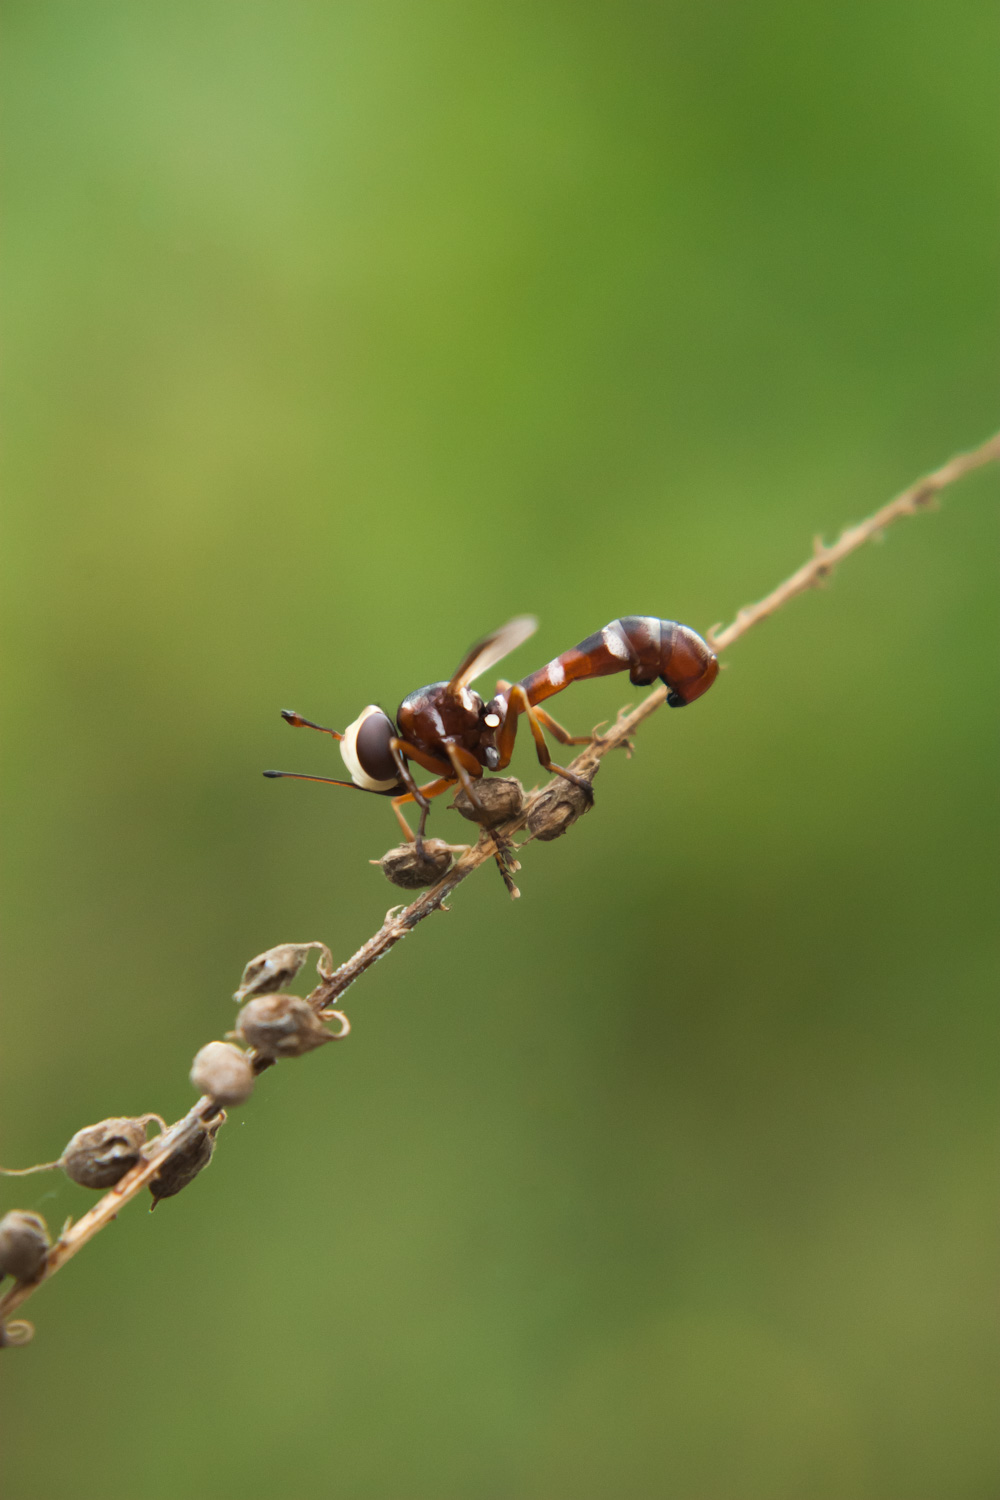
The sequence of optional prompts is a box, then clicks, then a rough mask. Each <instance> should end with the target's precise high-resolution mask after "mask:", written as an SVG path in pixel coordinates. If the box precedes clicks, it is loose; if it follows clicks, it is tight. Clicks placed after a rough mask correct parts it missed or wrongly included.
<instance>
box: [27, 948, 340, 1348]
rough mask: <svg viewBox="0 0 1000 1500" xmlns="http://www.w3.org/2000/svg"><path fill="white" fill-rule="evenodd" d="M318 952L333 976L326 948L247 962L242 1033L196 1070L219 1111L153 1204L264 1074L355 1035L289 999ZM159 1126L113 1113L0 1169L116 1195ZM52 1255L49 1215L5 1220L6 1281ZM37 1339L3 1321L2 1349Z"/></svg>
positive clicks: (171, 1166)
mask: <svg viewBox="0 0 1000 1500" xmlns="http://www.w3.org/2000/svg"><path fill="white" fill-rule="evenodd" d="M317 948H318V949H319V957H318V960H317V965H316V966H317V969H318V971H319V973H320V976H321V978H323V979H328V978H329V977H330V975H331V974H332V972H333V961H332V958H331V956H330V950H329V949H328V948H327V947H326V946H325V944H323V943H283V944H281V945H280V946H279V947H277V948H269V949H268V950H267V952H266V953H261V954H259V955H258V956H257V957H256V958H254V959H252V960H251V961H250V963H248V964H247V966H246V968H245V969H244V971H243V978H242V980H241V982H240V987H239V989H238V990H237V991H236V994H235V996H234V998H235V999H236V1001H237V1002H239V1003H240V1004H241V1009H240V1011H239V1014H238V1016H237V1018H236V1026H235V1029H234V1030H233V1031H232V1032H230V1033H229V1039H227V1040H226V1041H215V1042H208V1043H207V1045H206V1046H204V1047H202V1048H201V1049H200V1051H199V1052H198V1053H197V1054H196V1055H195V1058H194V1061H193V1063H192V1065H191V1073H190V1079H191V1083H192V1085H193V1086H194V1088H195V1089H197V1091H198V1092H199V1093H200V1094H202V1095H205V1096H207V1097H208V1098H209V1099H211V1101H212V1103H213V1105H214V1106H216V1108H215V1112H214V1113H212V1114H211V1115H210V1116H209V1117H208V1118H206V1119H205V1120H204V1121H202V1122H201V1123H200V1124H199V1127H198V1129H197V1131H196V1132H195V1134H194V1135H193V1136H189V1137H188V1139H187V1140H186V1141H185V1142H184V1144H183V1145H180V1146H178V1147H177V1149H176V1150H175V1151H173V1152H171V1154H170V1155H169V1156H168V1157H167V1159H166V1160H165V1161H164V1162H163V1163H162V1165H161V1166H160V1167H159V1169H158V1171H157V1173H156V1175H155V1177H153V1178H152V1180H151V1181H150V1183H149V1190H150V1194H151V1195H152V1199H153V1203H152V1207H153V1208H155V1207H156V1205H157V1204H158V1203H159V1201H160V1199H161V1198H172V1197H173V1196H174V1195H175V1194H176V1193H179V1192H180V1191H181V1189H182V1188H185V1187H187V1185H188V1184H189V1183H190V1182H193V1181H194V1179H195V1177H197V1175H198V1173H199V1172H201V1171H203V1170H204V1168H205V1167H207V1166H208V1164H209V1162H210V1161H211V1160H212V1154H213V1152H214V1150H215V1142H216V1136H217V1135H218V1133H219V1130H220V1128H221V1126H222V1125H223V1124H224V1122H225V1119H226V1113H225V1107H226V1106H229V1107H232V1106H233V1105H238V1104H242V1103H243V1102H244V1101H245V1100H246V1099H248V1098H249V1096H250V1094H251V1093H252V1091H253V1086H254V1080H255V1078H256V1075H257V1074H258V1073H259V1072H261V1071H262V1070H263V1069H264V1068H266V1067H269V1066H271V1064H273V1063H275V1062H278V1061H280V1060H281V1059H282V1058H286V1057H303V1056H304V1055H305V1054H306V1053H307V1052H312V1051H314V1050H315V1049H316V1048H317V1047H322V1046H323V1045H324V1044H325V1043H327V1042H335V1041H340V1040H341V1039H342V1038H343V1037H345V1036H347V1034H348V1032H349V1031H350V1023H349V1022H348V1020H347V1017H346V1016H345V1015H344V1014H343V1012H342V1011H334V1010H316V1009H314V1008H313V1006H312V1005H310V1003H309V1001H308V1000H303V999H301V998H300V997H299V996H298V995H289V994H285V993H283V991H284V989H285V986H286V985H289V984H291V983H292V981H293V980H294V979H295V976H296V975H297V974H298V972H299V970H300V969H301V968H302V966H303V964H304V963H305V961H306V959H307V958H308V956H309V953H310V951H311V950H312V949H317ZM330 1020H334V1021H336V1022H337V1023H338V1026H339V1029H338V1030H337V1031H329V1030H327V1028H326V1026H325V1025H324V1024H323V1023H324V1021H330ZM240 1043H242V1044H244V1045H239V1044H240ZM248 1048H249V1049H250V1050H247V1049H248ZM153 1124H155V1125H156V1126H157V1127H158V1129H159V1131H160V1132H162V1131H164V1130H166V1128H167V1127H166V1125H165V1123H164V1121H163V1120H162V1119H161V1117H160V1116H159V1115H157V1114H145V1115H136V1116H112V1117H111V1118H109V1119H107V1120H100V1121H98V1123H97V1124H96V1125H86V1126H84V1128H83V1129H82V1130H78V1131H77V1132H76V1134H75V1135H74V1136H73V1137H72V1139H71V1140H70V1141H69V1142H68V1143H67V1144H66V1146H65V1148H64V1150H63V1151H62V1154H61V1155H60V1156H59V1157H58V1158H57V1159H56V1160H55V1161H51V1162H43V1163H42V1164H41V1165H40V1166H37V1167H25V1168H20V1169H12V1168H0V1172H2V1173H3V1175H4V1176H8V1177H23V1176H28V1175H29V1174H31V1173H33V1172H46V1171H57V1170H58V1171H62V1172H64V1173H65V1174H66V1176H67V1177H68V1178H70V1180H71V1181H72V1182H75V1183H78V1184H79V1185H80V1186H81V1187H85V1188H93V1189H96V1190H98V1191H106V1190H107V1189H108V1188H113V1187H115V1186H116V1185H117V1184H118V1183H119V1182H121V1180H122V1178H123V1177H124V1176H125V1174H126V1173H127V1172H129V1171H131V1169H132V1168H133V1167H135V1166H137V1165H138V1164H139V1163H140V1162H141V1161H142V1160H143V1158H144V1156H146V1154H147V1148H149V1149H152V1148H154V1147H155V1145H156V1141H157V1139H158V1136H155V1135H154V1136H153V1137H152V1138H150V1137H149V1126H150V1125H153ZM57 1243H58V1242H57ZM52 1250H53V1244H52V1241H51V1237H50V1235H49V1229H48V1225H47V1224H46V1222H45V1220H44V1219H43V1218H42V1216H41V1214H38V1213H34V1212H31V1211H29V1210H26V1209H12V1210H11V1211H10V1212H9V1213H7V1214H5V1215H4V1216H3V1218H0V1283H2V1282H3V1280H4V1278H5V1277H8V1276H9V1277H10V1278H11V1279H12V1280H13V1281H14V1282H15V1283H17V1284H19V1285H23V1284H30V1283H32V1282H35V1281H39V1280H41V1279H42V1278H43V1277H44V1275H45V1273H46V1270H47V1268H48V1263H49V1256H50V1254H51V1252H52ZM32 1333H33V1330H32V1327H31V1324H30V1323H26V1322H22V1321H18V1322H13V1321H12V1322H8V1323H6V1324H3V1323H0V1348H7V1347H15V1346H17V1345H21V1344H26V1343H28V1342H30V1339H31V1337H32Z"/></svg>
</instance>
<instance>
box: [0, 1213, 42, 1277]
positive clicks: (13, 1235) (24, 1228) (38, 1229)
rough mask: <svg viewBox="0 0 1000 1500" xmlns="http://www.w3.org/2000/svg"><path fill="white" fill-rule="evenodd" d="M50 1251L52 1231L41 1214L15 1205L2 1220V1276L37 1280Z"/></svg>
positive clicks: (0, 1245) (0, 1269)
mask: <svg viewBox="0 0 1000 1500" xmlns="http://www.w3.org/2000/svg"><path fill="white" fill-rule="evenodd" d="M48 1253H49V1231H48V1226H47V1225H46V1223H45V1220H44V1219H43V1218H42V1216H41V1214H32V1213H27V1212H26V1211H25V1210H23V1209H20V1208H14V1209H12V1210H11V1212H10V1213H9V1214H4V1216H3V1218H2V1219H0V1277H3V1276H13V1278H14V1280H15V1281H34V1279H35V1277H36V1276H38V1275H40V1273H41V1272H42V1271H43V1270H44V1268H45V1260H46V1257H47V1255H48Z"/></svg>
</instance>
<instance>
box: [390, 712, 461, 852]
mask: <svg viewBox="0 0 1000 1500" xmlns="http://www.w3.org/2000/svg"><path fill="white" fill-rule="evenodd" d="M389 749H390V750H391V751H392V758H393V760H394V761H395V762H396V769H397V770H398V771H399V779H400V781H401V782H402V783H403V785H404V786H405V787H406V790H407V793H408V795H409V796H410V797H412V799H413V801H414V802H415V803H416V804H417V806H418V807H419V808H420V826H419V828H418V829H417V835H416V845H417V853H418V854H419V853H420V852H421V846H422V844H423V839H424V829H425V828H426V827H427V814H428V813H429V812H430V810H431V805H430V803H429V802H428V800H427V798H426V797H425V796H424V794H423V792H422V791H421V789H420V787H418V786H417V783H416V782H415V781H414V779H413V773H412V771H411V770H410V768H409V766H408V765H407V763H406V762H407V761H408V760H415V761H416V763H417V765H418V766H423V768H424V770H425V771H430V773H431V775H432V776H440V777H446V778H447V779H448V780H449V781H454V779H455V778H454V776H453V775H452V772H451V767H450V766H448V765H446V764H445V762H444V761H441V760H438V759H437V758H436V757H435V756H433V755H428V754H427V753H426V751H424V750H418V749H417V747H416V745H411V744H410V742H409V740H400V739H396V738H395V736H393V738H392V739H391V740H390V741H389ZM441 790H442V791H443V790H444V788H443V787H442V789H441ZM395 800H396V799H395V798H393V801H394V802H395ZM396 817H397V818H398V819H399V821H400V823H401V824H402V825H403V827H404V829H405V830H406V836H407V838H409V839H412V838H413V834H412V833H411V832H410V825H409V824H408V823H407V821H406V819H405V818H404V817H403V814H402V813H401V812H400V811H399V810H398V809H396Z"/></svg>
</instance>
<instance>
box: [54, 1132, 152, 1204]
mask: <svg viewBox="0 0 1000 1500" xmlns="http://www.w3.org/2000/svg"><path fill="white" fill-rule="evenodd" d="M153 1120H155V1121H156V1123H157V1124H158V1125H159V1126H160V1129H161V1130H162V1129H164V1128H165V1127H164V1124H163V1121H162V1120H161V1119H160V1117H159V1115H139V1116H137V1117H136V1118H135V1119H131V1118H129V1117H123V1118H112V1119H109V1120H100V1121H99V1122H98V1124H96V1125H87V1126H85V1127H84V1129H83V1130H78V1131H77V1133H76V1135H75V1136H74V1137H73V1139H72V1140H71V1141H70V1143H69V1145H68V1146H67V1147H66V1149H65V1151H64V1152H63V1154H62V1156H60V1158H59V1160H58V1162H57V1163H56V1166H59V1167H62V1169H63V1171H64V1172H65V1173H66V1176H67V1177H71V1178H72V1179H73V1181H74V1182H78V1183H79V1184H80V1186H81V1187H89V1188H109V1187H114V1185H115V1183H116V1182H118V1181H119V1179H120V1178H122V1177H124V1176H125V1173H126V1172H128V1171H129V1170H130V1169H131V1168H132V1167H134V1166H135V1164H136V1162H137V1161H138V1160H139V1157H140V1156H141V1155H142V1148H143V1146H144V1145H145V1144H146V1127H147V1125H149V1123H150V1122H151V1121H153Z"/></svg>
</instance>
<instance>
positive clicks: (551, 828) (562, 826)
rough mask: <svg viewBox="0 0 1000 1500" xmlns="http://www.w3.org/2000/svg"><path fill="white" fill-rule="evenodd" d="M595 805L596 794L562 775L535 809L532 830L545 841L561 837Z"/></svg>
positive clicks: (531, 820) (529, 827)
mask: <svg viewBox="0 0 1000 1500" xmlns="http://www.w3.org/2000/svg"><path fill="white" fill-rule="evenodd" d="M593 805H594V794H593V792H591V791H584V789H583V787H579V786H577V785H576V783H575V782H573V781H567V780H566V779H565V778H564V777H562V776H560V777H559V778H558V780H557V781H556V783H555V785H554V786H551V787H550V788H549V790H548V791H547V792H545V793H544V794H543V795H542V797H540V798H539V800H538V802H537V803H536V804H535V806H534V807H533V808H532V810H531V813H530V815H529V817H528V832H529V833H531V834H533V835H534V837H535V838H536V839H541V841H542V842H543V843H548V842H549V841H550V840H551V839H557V838H560V837H561V836H562V834H564V833H565V832H566V831H567V829H569V828H570V827H572V825H573V824H574V823H575V822H576V820H577V818H582V817H583V814H584V813H586V812H589V811H590V809H591V808H592V807H593Z"/></svg>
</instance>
